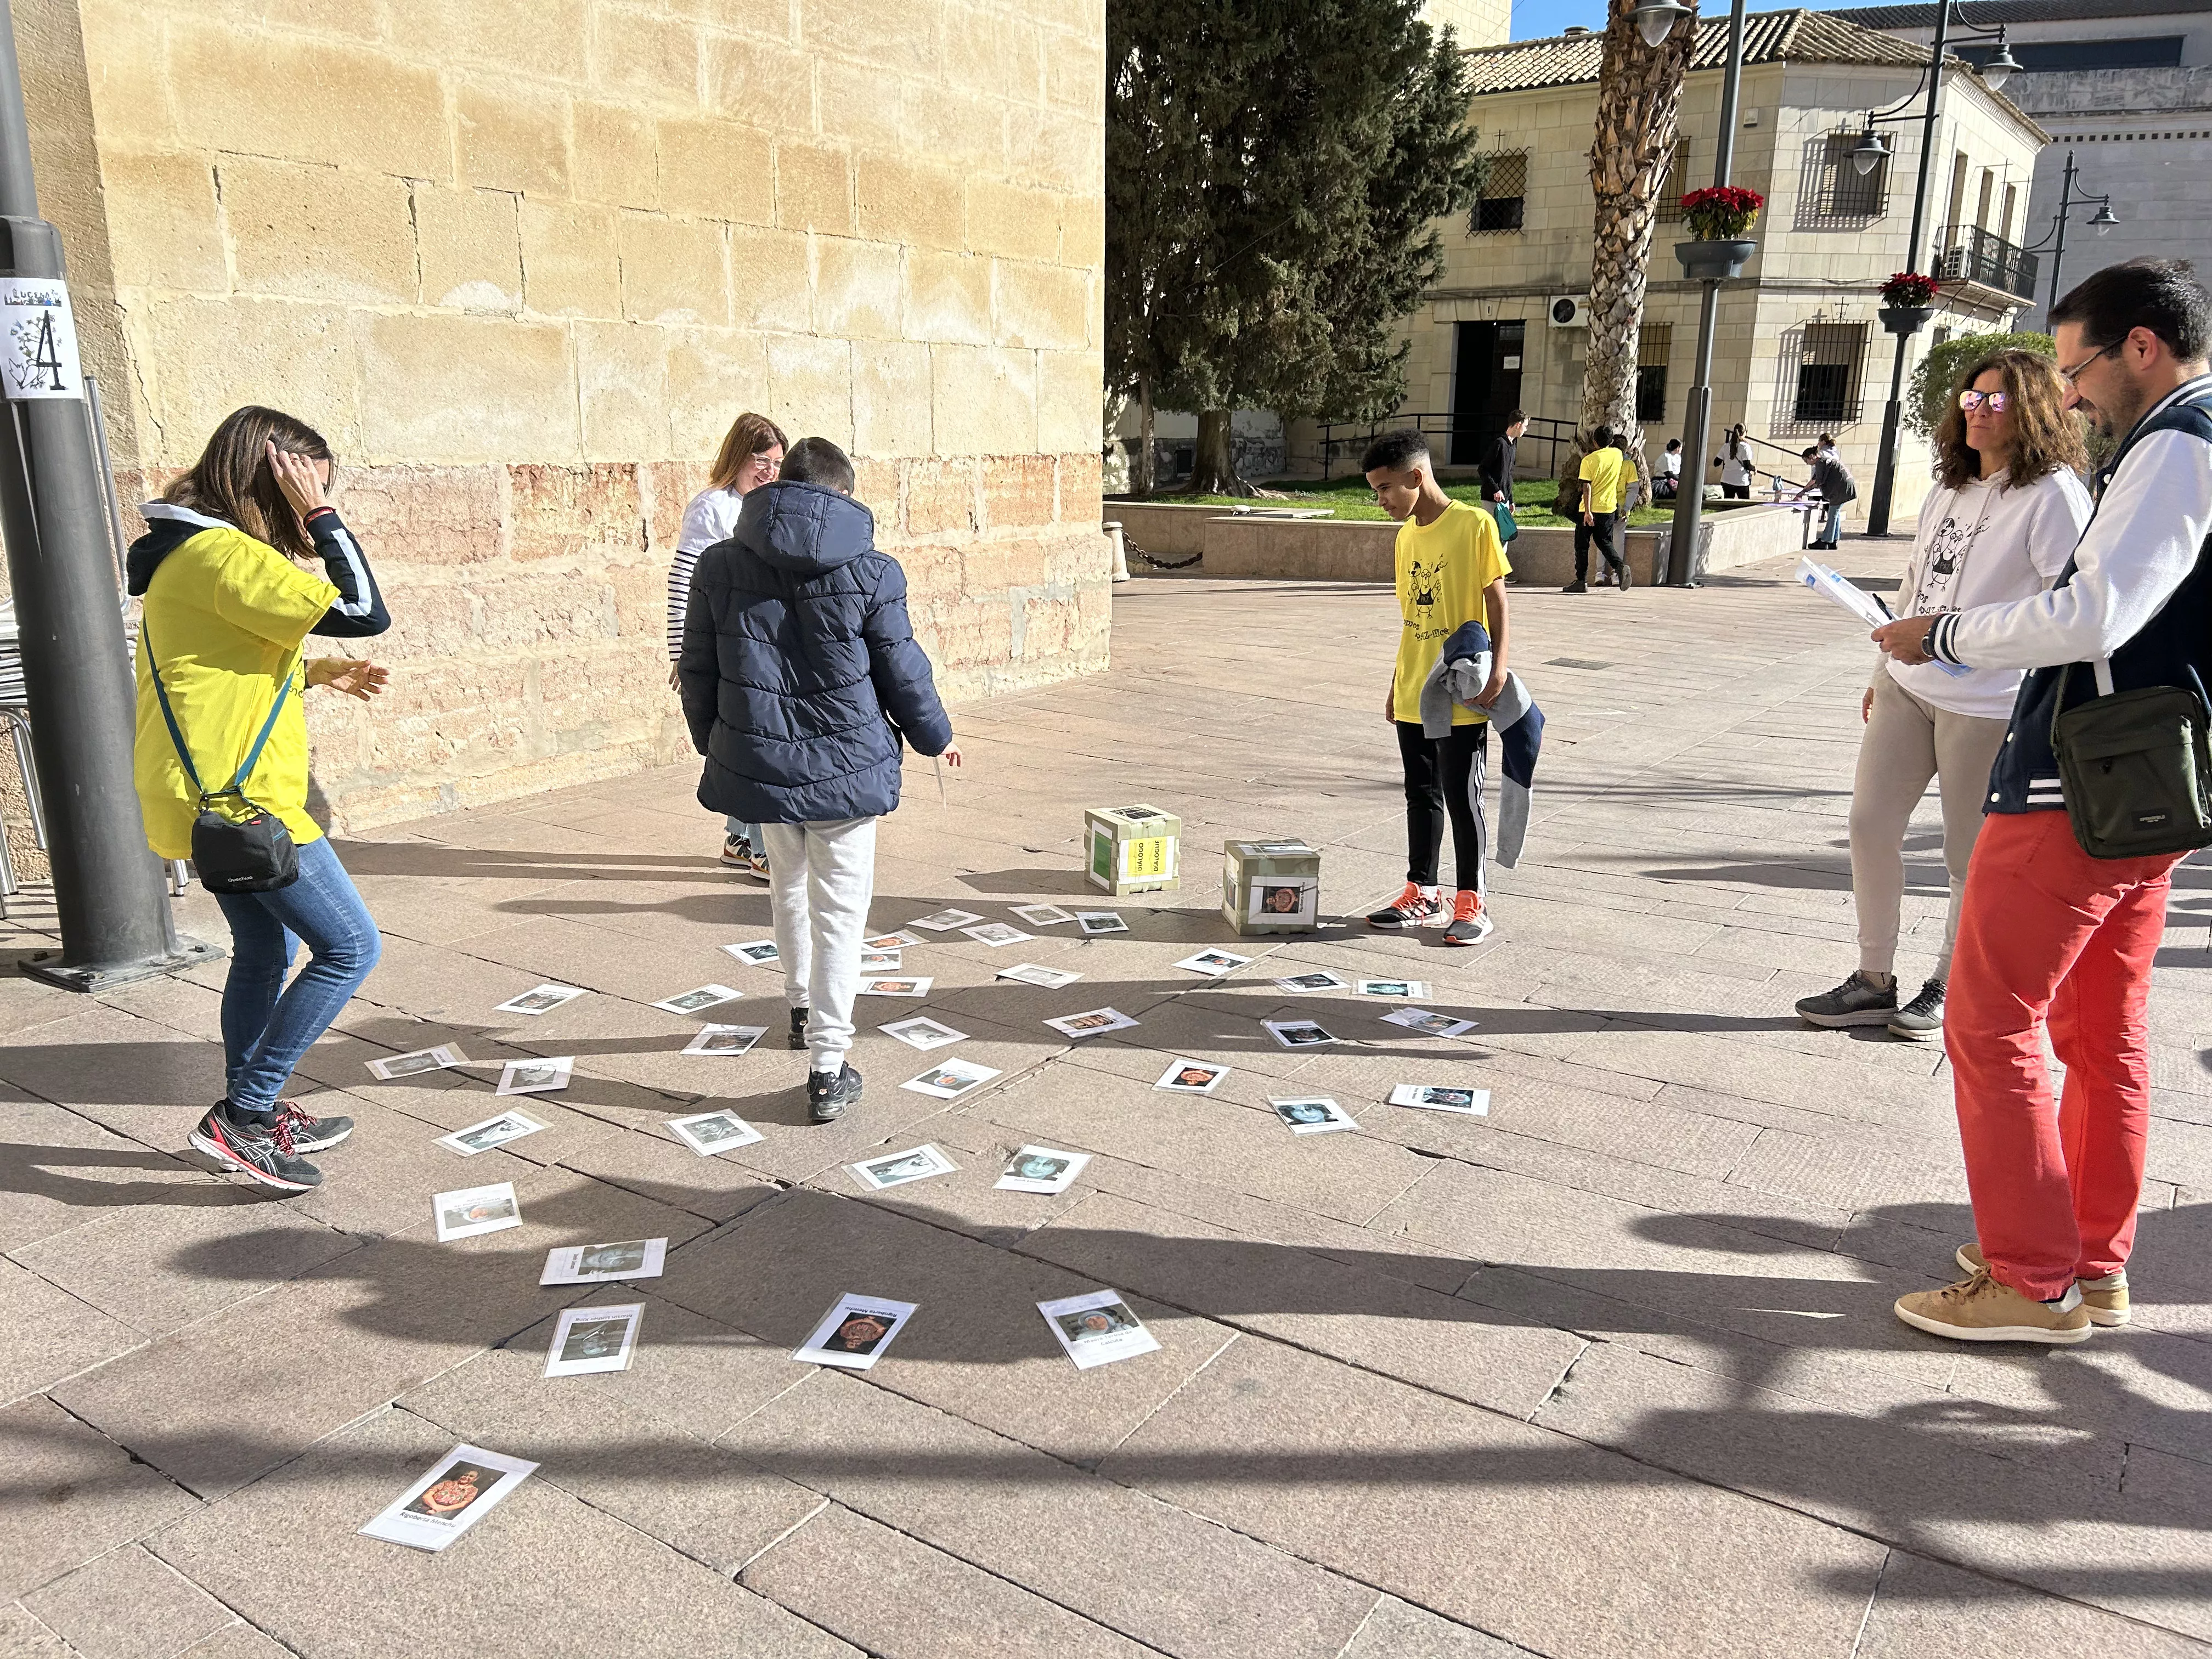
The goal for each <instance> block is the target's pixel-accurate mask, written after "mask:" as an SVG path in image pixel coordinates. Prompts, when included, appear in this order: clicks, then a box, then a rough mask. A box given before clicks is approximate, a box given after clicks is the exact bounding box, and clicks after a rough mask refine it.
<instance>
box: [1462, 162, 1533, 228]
mask: <svg viewBox="0 0 2212 1659" xmlns="http://www.w3.org/2000/svg"><path fill="white" fill-rule="evenodd" d="M1527 202H1528V151H1527V150H1525V149H1516V150H1501V151H1497V152H1494V153H1493V154H1492V155H1486V156H1484V157H1483V158H1482V182H1481V184H1480V185H1479V186H1478V187H1477V189H1476V191H1475V198H1474V212H1473V213H1471V214H1469V215H1468V222H1467V228H1468V231H1469V232H1471V233H1472V234H1475V235H1478V236H1480V235H1481V234H1484V233H1485V232H1488V231H1500V230H1518V229H1520V228H1521V216H1522V209H1523V208H1524V207H1525V206H1526V205H1527Z"/></svg>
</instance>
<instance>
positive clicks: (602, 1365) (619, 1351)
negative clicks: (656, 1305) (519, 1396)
mask: <svg viewBox="0 0 2212 1659" xmlns="http://www.w3.org/2000/svg"><path fill="white" fill-rule="evenodd" d="M644 1318H645V1304H644V1303H642V1302H625V1303H623V1304H620V1305H619V1306H616V1307H607V1308H563V1309H562V1310H561V1321H560V1323H558V1324H557V1325H556V1326H554V1328H553V1346H550V1348H548V1349H546V1351H545V1375H546V1376H592V1374H594V1373H595V1372H599V1371H626V1370H629V1361H630V1356H631V1355H632V1354H634V1353H635V1352H637V1328H638V1326H639V1324H640V1322H642V1321H643V1320H644Z"/></svg>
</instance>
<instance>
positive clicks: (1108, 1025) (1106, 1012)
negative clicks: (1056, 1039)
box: [1045, 1008, 1137, 1037]
mask: <svg viewBox="0 0 2212 1659" xmlns="http://www.w3.org/2000/svg"><path fill="white" fill-rule="evenodd" d="M1136 1023H1137V1022H1136V1021H1135V1020H1133V1019H1131V1018H1129V1017H1128V1015H1127V1014H1125V1013H1123V1012H1121V1010H1120V1009H1119V1008H1092V1009H1089V1010H1087V1011H1086V1012H1083V1013H1079V1014H1063V1015H1061V1016H1060V1018H1058V1019H1048V1020H1047V1021H1045V1024H1048V1025H1049V1026H1051V1027H1052V1029H1053V1030H1055V1031H1057V1032H1059V1033H1060V1035H1061V1036H1067V1037H1089V1036H1099V1035H1101V1034H1102V1033H1103V1032H1107V1031H1126V1030H1128V1029H1129V1028H1130V1027H1131V1026H1132V1025H1134V1024H1136Z"/></svg>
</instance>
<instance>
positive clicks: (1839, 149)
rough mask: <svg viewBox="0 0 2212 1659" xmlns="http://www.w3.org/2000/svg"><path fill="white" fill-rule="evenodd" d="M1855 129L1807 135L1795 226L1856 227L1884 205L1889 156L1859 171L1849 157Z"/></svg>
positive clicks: (1874, 216) (1856, 138) (1856, 139)
mask: <svg viewBox="0 0 2212 1659" xmlns="http://www.w3.org/2000/svg"><path fill="white" fill-rule="evenodd" d="M1858 142H1859V135H1858V132H1857V131H1856V130H1854V131H1850V132H1828V133H1821V134H1820V135H1818V136H1817V137H1814V138H1811V139H1809V140H1808V141H1807V143H1806V146H1805V161H1804V178H1803V179H1802V186H1801V190H1800V192H1799V204H1798V228H1800V229H1804V230H1861V229H1863V228H1866V227H1867V226H1868V225H1870V224H1872V223H1873V222H1875V220H1877V219H1879V218H1881V216H1882V215H1883V214H1884V213H1885V212H1887V210H1888V207H1889V162H1888V161H1887V160H1884V161H1878V162H1876V163H1875V167H1874V170H1873V171H1872V172H1870V173H1861V172H1860V171H1859V170H1858V168H1857V167H1855V166H1854V165H1853V164H1852V162H1851V151H1852V150H1853V149H1856V148H1857V145H1858Z"/></svg>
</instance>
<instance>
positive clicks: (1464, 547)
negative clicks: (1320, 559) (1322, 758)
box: [1361, 432, 1513, 945]
mask: <svg viewBox="0 0 2212 1659" xmlns="http://www.w3.org/2000/svg"><path fill="white" fill-rule="evenodd" d="M1361 466H1362V469H1363V470H1364V471H1365V472H1366V474H1367V482H1368V483H1369V485H1370V487H1371V488H1372V489H1374V491H1375V499H1376V502H1377V503H1378V504H1379V505H1380V506H1381V507H1382V508H1383V511H1384V512H1385V513H1389V515H1390V516H1391V517H1392V518H1394V519H1395V520H1398V523H1399V529H1398V550H1397V551H1398V609H1399V611H1400V612H1401V615H1402V616H1403V617H1404V619H1405V627H1404V629H1403V630H1402V631H1401V634H1400V635H1399V638H1398V660H1397V665H1396V666H1395V669H1394V670H1393V671H1392V673H1391V676H1390V690H1389V693H1388V694H1387V695H1386V696H1384V698H1383V718H1384V719H1385V720H1389V722H1390V723H1391V724H1392V725H1393V726H1395V727H1396V728H1397V732H1398V757H1399V759H1400V760H1401V762H1402V763H1403V764H1404V767H1405V771H1406V865H1407V868H1406V890H1405V891H1404V892H1402V893H1401V894H1399V896H1397V898H1396V899H1395V901H1393V902H1391V903H1390V904H1389V905H1387V906H1385V907H1384V908H1382V909H1380V910H1377V911H1376V912H1375V913H1374V915H1370V916H1369V917H1368V918H1367V920H1368V921H1369V923H1370V925H1371V926H1374V927H1419V926H1420V925H1421V923H1423V922H1425V921H1430V920H1431V919H1433V918H1434V917H1436V916H1438V915H1442V914H1443V908H1444V907H1443V890H1442V889H1441V888H1439V887H1438V885H1437V863H1438V860H1439V857H1440V856H1441V854H1443V836H1444V823H1445V820H1446V819H1447V818H1449V820H1450V823H1451V830H1452V854H1453V857H1454V860H1455V862H1456V863H1457V865H1458V872H1457V873H1458V878H1459V885H1458V894H1457V897H1456V899H1455V902H1454V903H1453V905H1452V912H1451V921H1450V922H1449V924H1448V925H1447V926H1446V927H1445V929H1444V943H1445V944H1447V945H1474V944H1476V943H1478V942H1479V941H1480V940H1481V939H1484V938H1485V937H1486V936H1487V935H1488V933H1489V932H1490V930H1491V920H1490V917H1489V916H1488V915H1486V913H1485V911H1484V909H1483V891H1484V888H1483V877H1482V860H1483V844H1484V840H1485V824H1484V821H1483V810H1482V788H1483V783H1484V781H1485V775H1486V771H1487V770H1488V759H1489V748H1488V739H1489V734H1490V722H1489V716H1488V715H1486V714H1482V713H1481V712H1480V709H1476V708H1456V707H1455V708H1453V710H1452V727H1451V734H1450V735H1449V737H1445V738H1435V739H1431V738H1426V737H1424V736H1423V735H1422V732H1421V686H1422V684H1423V683H1424V682H1425V681H1426V680H1427V678H1428V677H1429V671H1430V670H1431V669H1432V668H1434V667H1435V666H1436V663H1437V657H1438V656H1439V655H1440V654H1442V653H1443V646H1444V641H1446V640H1448V639H1449V638H1450V637H1451V636H1452V635H1453V633H1454V632H1455V631H1456V630H1457V629H1459V627H1460V626H1461V625H1462V623H1471V622H1473V623H1481V624H1482V625H1483V627H1484V628H1485V629H1486V630H1487V631H1488V633H1489V635H1490V642H1491V670H1490V681H1489V684H1486V685H1485V686H1484V687H1483V689H1482V691H1481V693H1480V696H1477V697H1476V699H1475V701H1476V702H1477V703H1478V704H1480V706H1481V708H1488V707H1489V706H1490V705H1491V704H1492V703H1494V702H1497V701H1498V693H1499V692H1501V691H1503V690H1504V689H1505V578H1506V576H1507V574H1509V573H1510V571H1511V570H1512V568H1513V567H1512V566H1511V565H1510V563H1508V562H1506V558H1505V548H1504V544H1502V543H1501V542H1500V541H1499V540H1498V522H1497V520H1495V519H1493V518H1492V516H1491V515H1490V514H1489V513H1486V512H1485V511H1483V510H1482V509H1481V508H1480V507H1472V506H1469V505H1468V503H1467V502H1465V501H1454V500H1452V498H1451V497H1450V496H1449V495H1445V494H1444V492H1443V488H1442V486H1440V485H1439V484H1438V483H1437V475H1436V468H1435V464H1434V462H1433V461H1432V460H1431V458H1430V455H1429V446H1428V443H1427V441H1426V440H1425V439H1424V438H1423V437H1422V436H1421V435H1420V434H1419V433H1418V432H1393V433H1389V434H1387V435H1384V436H1383V437H1380V438H1377V439H1376V441H1374V442H1373V443H1372V444H1370V445H1369V446H1368V449H1367V453H1366V455H1365V456H1364V458H1363V459H1362V461H1361Z"/></svg>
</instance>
